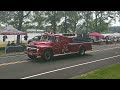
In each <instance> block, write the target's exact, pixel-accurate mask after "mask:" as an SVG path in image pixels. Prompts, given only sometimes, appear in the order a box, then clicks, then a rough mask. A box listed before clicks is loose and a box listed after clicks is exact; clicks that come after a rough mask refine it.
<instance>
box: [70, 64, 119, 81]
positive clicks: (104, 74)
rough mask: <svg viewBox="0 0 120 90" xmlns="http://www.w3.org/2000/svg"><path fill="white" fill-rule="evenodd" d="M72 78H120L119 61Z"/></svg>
mask: <svg viewBox="0 0 120 90" xmlns="http://www.w3.org/2000/svg"><path fill="white" fill-rule="evenodd" d="M72 79H120V63H116V64H113V65H110V66H107V67H105V68H102V69H98V70H95V71H92V72H88V73H86V74H82V75H79V76H76V77H73V78H72Z"/></svg>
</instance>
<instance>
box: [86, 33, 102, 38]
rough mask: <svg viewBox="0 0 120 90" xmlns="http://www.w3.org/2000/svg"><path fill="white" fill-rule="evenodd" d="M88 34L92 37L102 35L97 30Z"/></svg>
mask: <svg viewBox="0 0 120 90" xmlns="http://www.w3.org/2000/svg"><path fill="white" fill-rule="evenodd" d="M88 35H89V36H94V37H102V36H103V35H102V34H100V33H97V32H92V33H89V34H88Z"/></svg>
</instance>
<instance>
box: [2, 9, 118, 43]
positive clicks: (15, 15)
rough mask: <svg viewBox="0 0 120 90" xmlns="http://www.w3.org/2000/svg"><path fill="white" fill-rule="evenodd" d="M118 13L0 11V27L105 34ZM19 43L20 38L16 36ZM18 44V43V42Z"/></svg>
mask: <svg viewBox="0 0 120 90" xmlns="http://www.w3.org/2000/svg"><path fill="white" fill-rule="evenodd" d="M119 16H120V12H119V11H0V25H1V24H3V25H6V26H7V25H13V26H14V27H15V28H17V29H18V30H21V31H26V29H42V30H45V31H46V32H53V33H57V32H60V33H69V32H72V33H75V32H76V30H78V31H81V30H82V28H83V27H85V28H86V29H85V30H83V31H84V32H86V33H87V32H91V31H96V32H105V31H107V30H108V27H109V26H110V25H111V22H112V21H115V20H116V19H117V18H118V19H119ZM17 39H18V40H17V41H19V39H20V36H19V35H18V36H17ZM18 43H19V42H18Z"/></svg>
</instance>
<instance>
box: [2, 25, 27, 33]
mask: <svg viewBox="0 0 120 90" xmlns="http://www.w3.org/2000/svg"><path fill="white" fill-rule="evenodd" d="M0 35H27V33H26V32H22V31H19V30H17V29H16V28H14V27H13V26H11V25H9V26H7V27H5V28H3V29H2V30H1V31H0Z"/></svg>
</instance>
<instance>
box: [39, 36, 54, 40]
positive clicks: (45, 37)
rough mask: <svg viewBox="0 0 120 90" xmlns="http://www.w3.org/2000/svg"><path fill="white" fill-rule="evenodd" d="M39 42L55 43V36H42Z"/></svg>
mask: <svg viewBox="0 0 120 90" xmlns="http://www.w3.org/2000/svg"><path fill="white" fill-rule="evenodd" d="M41 40H50V41H55V36H47V35H43V36H42V37H41Z"/></svg>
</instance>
